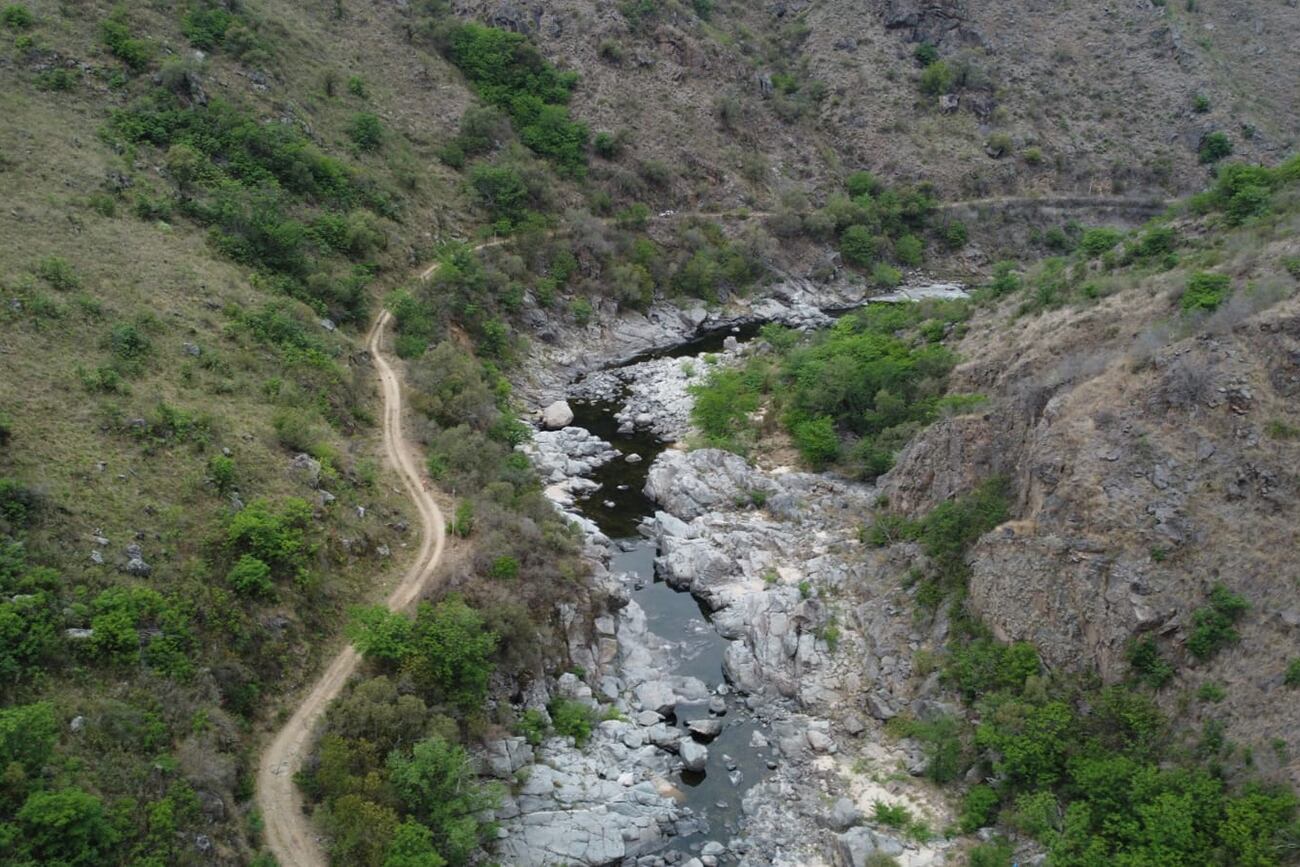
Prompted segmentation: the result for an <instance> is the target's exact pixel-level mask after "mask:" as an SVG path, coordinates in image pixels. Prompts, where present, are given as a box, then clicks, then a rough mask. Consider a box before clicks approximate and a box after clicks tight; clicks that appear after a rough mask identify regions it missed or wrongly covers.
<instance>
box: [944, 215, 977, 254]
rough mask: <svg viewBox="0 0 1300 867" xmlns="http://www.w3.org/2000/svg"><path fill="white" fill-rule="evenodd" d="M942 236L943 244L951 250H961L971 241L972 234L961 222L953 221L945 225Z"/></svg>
mask: <svg viewBox="0 0 1300 867" xmlns="http://www.w3.org/2000/svg"><path fill="white" fill-rule="evenodd" d="M941 235H942V237H943V243H944V244H945V245H947V247H948V249H950V250H960V249H961V248H962V247H965V246H966V243H967V241H969V240H970V232H969V231H968V230H967V228H966V224H965V223H963V222H962V221H961V220H953V221H951V222H949V223H947V224H945V225H944V227H943V229H942V230H941Z"/></svg>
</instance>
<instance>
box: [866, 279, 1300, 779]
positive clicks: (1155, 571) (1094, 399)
mask: <svg viewBox="0 0 1300 867" xmlns="http://www.w3.org/2000/svg"><path fill="white" fill-rule="evenodd" d="M1178 288H1181V286H1174V285H1171V283H1170V281H1162V280H1161V279H1160V278H1154V279H1152V280H1148V281H1144V282H1143V283H1141V284H1139V285H1137V286H1134V287H1132V288H1129V289H1127V290H1124V291H1121V292H1119V293H1117V294H1116V295H1113V296H1111V297H1109V298H1107V299H1105V300H1104V301H1102V302H1101V303H1098V304H1096V305H1095V306H1091V307H1085V308H1082V309H1080V308H1067V309H1062V310H1058V311H1055V312H1053V313H1049V314H1045V315H1042V316H1038V317H1025V318H1020V319H1009V318H1007V316H1006V311H1003V312H1001V313H994V314H991V315H982V316H980V317H977V318H976V320H975V322H974V323H973V326H972V329H971V332H970V333H969V334H968V335H967V337H966V338H965V341H964V342H963V344H962V346H961V348H960V351H961V353H962V355H963V357H964V358H967V359H968V361H967V362H966V363H965V364H964V365H963V366H962V367H961V368H959V370H958V371H957V374H956V383H955V386H954V387H955V388H956V389H958V390H966V391H972V392H981V393H984V394H986V395H988V396H989V398H990V402H989V404H988V405H987V407H986V408H985V410H984V411H983V412H982V413H980V414H978V415H968V416H963V417H958V418H953V419H949V420H945V421H942V422H940V423H938V424H935V425H934V426H932V427H931V428H930V429H928V430H927V431H925V432H924V433H923V434H921V435H920V436H919V437H918V438H917V439H916V440H915V441H914V442H913V443H912V444H911V445H910V446H909V447H908V448H907V450H906V451H905V452H904V453H903V454H902V455H901V456H900V459H899V461H898V465H897V466H896V468H895V469H894V470H893V471H892V472H891V473H889V475H888V476H887V477H885V478H884V479H883V480H882V483H881V489H882V491H883V492H884V493H885V494H886V495H888V496H889V498H890V503H891V506H892V507H894V508H898V509H901V510H904V511H907V512H909V513H911V514H920V513H923V512H924V511H926V510H928V509H929V508H932V507H933V506H934V505H936V504H937V503H939V502H942V501H943V500H945V499H947V498H949V497H951V496H954V495H956V494H958V493H961V492H963V491H965V490H969V489H970V488H971V487H972V486H973V485H974V484H975V483H976V482H977V481H979V480H981V479H983V478H987V477H989V476H992V475H1004V476H1006V477H1007V478H1008V479H1009V481H1010V482H1011V489H1012V491H1013V496H1014V499H1015V506H1014V508H1013V514H1014V517H1015V520H1013V521H1010V522H1008V523H1007V524H1005V525H1003V526H1002V527H1000V528H998V529H997V530H995V531H993V532H992V533H990V534H988V535H987V536H985V537H984V539H982V540H981V541H980V543H979V544H978V545H977V546H976V547H975V548H974V550H973V552H972V555H971V560H970V565H971V568H972V576H971V580H970V588H969V589H970V603H971V605H972V606H973V609H974V611H975V612H976V613H977V614H979V615H980V616H981V617H982V618H983V619H984V620H985V621H986V622H987V624H988V625H989V626H990V627H991V628H992V629H993V631H994V633H995V634H996V635H997V636H998V637H999V638H1003V639H1007V640H1019V639H1024V640H1029V641H1032V642H1034V644H1036V645H1037V647H1038V648H1039V650H1040V651H1041V653H1042V655H1043V659H1044V660H1045V662H1046V663H1047V664H1048V665H1049V666H1051V667H1052V668H1056V669H1064V670H1075V671H1082V670H1087V669H1089V668H1092V667H1095V668H1096V670H1098V671H1099V672H1100V674H1101V675H1102V677H1103V678H1104V679H1106V680H1108V681H1114V680H1117V679H1119V678H1121V677H1123V676H1125V675H1126V674H1127V671H1128V666H1127V662H1126V660H1125V651H1126V648H1127V647H1128V645H1129V643H1130V641H1131V640H1132V639H1133V638H1134V637H1138V636H1148V635H1149V636H1155V637H1156V638H1157V639H1158V640H1159V641H1160V642H1161V645H1162V647H1165V648H1167V649H1168V650H1169V651H1170V652H1171V655H1172V657H1173V658H1174V660H1175V667H1176V668H1177V669H1178V671H1179V678H1180V680H1179V681H1178V682H1176V684H1177V685H1181V686H1182V687H1191V688H1195V687H1196V686H1197V685H1199V684H1201V683H1204V682H1206V681H1210V680H1214V681H1217V682H1220V683H1222V684H1223V685H1224V686H1225V687H1226V691H1227V699H1226V700H1225V701H1224V702H1223V704H1221V705H1219V706H1218V708H1217V709H1216V713H1218V714H1220V715H1224V716H1226V718H1227V719H1228V720H1229V721H1230V723H1229V731H1230V732H1231V733H1232V735H1233V737H1235V738H1238V739H1239V740H1240V741H1241V742H1243V743H1256V744H1260V743H1263V744H1267V743H1268V742H1271V741H1274V740H1275V739H1281V740H1283V741H1285V742H1286V743H1287V744H1288V746H1289V747H1290V749H1289V751H1288V752H1289V754H1290V755H1295V754H1296V752H1297V747H1298V746H1300V709H1298V708H1297V706H1296V704H1295V702H1293V701H1288V700H1283V698H1282V697H1283V696H1285V695H1286V693H1285V692H1284V690H1285V689H1286V688H1285V687H1284V685H1283V676H1284V669H1285V667H1286V665H1287V663H1288V661H1289V660H1290V659H1292V658H1294V657H1296V656H1297V654H1298V652H1300V601H1298V600H1297V594H1296V582H1297V576H1298V575H1300V572H1298V571H1297V569H1298V568H1300V567H1297V565H1296V563H1295V553H1296V552H1297V551H1300V514H1297V508H1296V500H1297V493H1298V492H1300V491H1298V489H1300V471H1298V468H1300V445H1298V444H1297V442H1296V440H1295V438H1294V437H1292V436H1289V435H1288V432H1289V431H1290V430H1293V429H1294V426H1295V423H1296V420H1297V419H1296V416H1297V413H1296V407H1295V396H1296V394H1297V393H1300V300H1297V299H1296V298H1294V297H1291V298H1288V299H1286V300H1281V301H1278V300H1276V299H1277V298H1278V297H1279V296H1281V295H1282V294H1284V292H1282V291H1275V290H1277V287H1274V289H1273V290H1270V288H1269V286H1268V284H1267V281H1262V282H1261V283H1260V284H1258V285H1257V286H1256V287H1255V288H1254V289H1253V290H1251V289H1243V290H1239V293H1240V294H1239V295H1238V296H1237V297H1236V298H1235V299H1234V301H1232V302H1230V303H1229V305H1227V306H1226V307H1225V308H1221V309H1220V311H1219V312H1218V313H1216V314H1215V315H1214V316H1212V317H1210V318H1209V319H1208V320H1200V321H1193V320H1190V319H1188V318H1187V317H1186V316H1184V315H1182V314H1180V312H1179V311H1178V309H1177V305H1176V303H1175V300H1174V297H1173V294H1172V293H1173V292H1174V291H1176V289H1178ZM1288 294H1294V293H1293V290H1292V291H1291V292H1290V293H1288ZM1219 582H1222V583H1223V584H1225V585H1226V586H1227V587H1228V588H1230V589H1231V590H1232V591H1233V592H1235V593H1237V594H1240V595H1241V596H1243V597H1244V598H1245V599H1246V600H1247V601H1248V602H1249V604H1250V608H1249V611H1248V612H1247V614H1246V615H1245V617H1244V618H1243V620H1242V622H1241V623H1240V624H1239V625H1238V631H1239V632H1240V634H1241V640H1240V642H1239V643H1237V644H1236V645H1234V646H1232V647H1230V648H1228V649H1227V650H1225V651H1223V652H1222V653H1220V654H1218V655H1217V656H1215V657H1214V658H1213V659H1212V660H1210V661H1207V662H1197V661H1196V660H1195V659H1194V658H1193V657H1192V656H1191V655H1190V654H1189V653H1188V651H1187V649H1186V641H1187V638H1188V635H1189V632H1190V629H1191V618H1192V613H1193V611H1194V610H1195V609H1197V608H1199V607H1201V606H1202V605H1204V603H1205V599H1206V597H1207V594H1208V592H1209V590H1210V588H1211V587H1212V586H1213V585H1214V584H1215V583H1219ZM1177 692H1179V690H1178V689H1176V688H1175V689H1171V690H1167V691H1166V692H1165V693H1164V695H1165V696H1166V699H1165V700H1166V701H1169V702H1173V701H1175V699H1174V698H1173V696H1174V695H1175V694H1176V693H1177ZM1193 712H1194V711H1193ZM1264 761H1265V762H1276V761H1277V760H1276V758H1275V757H1273V756H1270V757H1268V758H1266V759H1265V760H1264ZM1283 770H1284V771H1285V773H1287V774H1289V775H1290V776H1291V777H1292V778H1293V779H1294V778H1297V777H1300V763H1298V762H1296V760H1294V759H1292V760H1291V761H1290V764H1289V765H1288V766H1286V767H1285V768H1284V769H1283Z"/></svg>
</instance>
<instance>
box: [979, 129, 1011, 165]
mask: <svg viewBox="0 0 1300 867" xmlns="http://www.w3.org/2000/svg"><path fill="white" fill-rule="evenodd" d="M1012 146H1013V142H1012V141H1011V136H1009V135H1007V134H1006V133H1004V132H995V133H993V134H992V135H990V136H989V137H988V138H987V139H985V141H984V152H985V153H987V154H988V155H989V156H991V157H993V159H995V160H998V159H1002V157H1004V156H1006V155H1007V154H1009V153H1011V148H1012Z"/></svg>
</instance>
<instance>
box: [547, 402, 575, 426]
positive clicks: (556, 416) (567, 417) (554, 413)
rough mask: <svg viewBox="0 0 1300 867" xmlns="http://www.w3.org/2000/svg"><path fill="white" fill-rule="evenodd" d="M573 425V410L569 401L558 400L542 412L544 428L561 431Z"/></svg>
mask: <svg viewBox="0 0 1300 867" xmlns="http://www.w3.org/2000/svg"><path fill="white" fill-rule="evenodd" d="M572 423H573V409H572V408H571V407H570V406H569V403H568V401H564V400H557V401H556V402H555V403H553V404H551V405H550V406H548V407H547V408H546V409H544V410H542V427H544V428H546V429H547V430H559V429H560V428H562V427H568V426H569V425H570V424H572Z"/></svg>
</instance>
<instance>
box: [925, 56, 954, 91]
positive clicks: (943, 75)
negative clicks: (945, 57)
mask: <svg viewBox="0 0 1300 867" xmlns="http://www.w3.org/2000/svg"><path fill="white" fill-rule="evenodd" d="M956 80H957V73H956V72H954V71H953V70H952V68H951V67H950V66H948V64H947V63H945V62H944V61H942V60H936V61H934V62H933V63H930V64H929V65H928V66H926V67H925V69H923V70H921V91H922V92H923V93H927V94H929V95H930V96H940V95H942V94H945V93H949V92H951V90H952V86H953V84H954V82H956Z"/></svg>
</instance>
